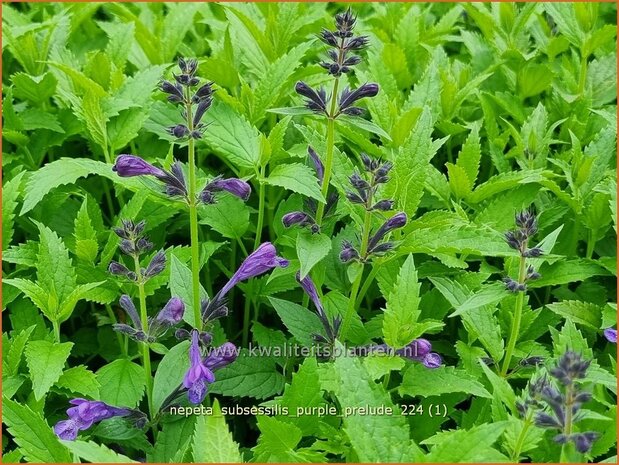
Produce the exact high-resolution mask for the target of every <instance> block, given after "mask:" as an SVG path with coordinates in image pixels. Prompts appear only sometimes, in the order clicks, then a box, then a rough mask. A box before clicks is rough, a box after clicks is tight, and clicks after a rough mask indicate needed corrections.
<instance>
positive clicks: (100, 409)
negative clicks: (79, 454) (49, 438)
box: [54, 399, 131, 441]
mask: <svg viewBox="0 0 619 465" xmlns="http://www.w3.org/2000/svg"><path fill="white" fill-rule="evenodd" d="M69 403H70V404H72V405H74V406H75V407H71V408H69V409H68V410H67V415H69V419H68V420H62V421H59V422H58V423H56V425H55V426H54V433H56V436H58V437H59V438H60V439H64V440H66V441H74V440H75V438H77V433H78V432H79V431H80V430H86V429H88V428H90V427H91V426H92V425H93V424H94V423H97V422H99V421H102V420H107V419H108V418H112V417H125V416H127V415H129V414H130V413H131V410H130V409H126V408H118V407H112V406H111V405H108V404H106V403H104V402H100V401H92V400H86V399H73V400H71V401H70V402H69Z"/></svg>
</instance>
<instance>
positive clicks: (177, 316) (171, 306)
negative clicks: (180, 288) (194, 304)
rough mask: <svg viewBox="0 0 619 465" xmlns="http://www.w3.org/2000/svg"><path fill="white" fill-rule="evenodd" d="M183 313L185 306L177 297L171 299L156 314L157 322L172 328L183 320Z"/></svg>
mask: <svg viewBox="0 0 619 465" xmlns="http://www.w3.org/2000/svg"><path fill="white" fill-rule="evenodd" d="M184 312H185V304H184V303H183V301H182V300H181V299H179V298H178V297H172V298H171V299H170V300H168V303H167V304H165V307H163V308H162V309H161V311H160V312H159V313H158V314H157V321H161V322H163V323H167V324H169V325H170V326H173V325H175V324H176V323H178V322H179V321H181V320H182V319H183V313H184Z"/></svg>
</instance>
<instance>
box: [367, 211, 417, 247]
mask: <svg viewBox="0 0 619 465" xmlns="http://www.w3.org/2000/svg"><path fill="white" fill-rule="evenodd" d="M407 221H408V217H407V216H406V213H404V212H400V213H396V214H395V215H393V216H392V217H391V218H389V219H388V220H387V221H385V222H384V223H383V225H382V226H381V227H380V228H378V231H376V234H374V236H372V238H371V239H370V241H369V244H368V246H369V249H370V250H372V249H374V248H375V247H376V246H377V245H378V243H379V242H380V241H381V240H382V239H383V238H384V237H385V236H386V235H387V234H388V233H389V232H390V231H392V230H394V229H398V228H402V227H404V226H405V225H406V222H407Z"/></svg>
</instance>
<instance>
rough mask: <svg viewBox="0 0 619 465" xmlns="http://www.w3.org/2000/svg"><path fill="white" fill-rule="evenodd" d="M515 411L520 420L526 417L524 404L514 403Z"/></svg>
mask: <svg viewBox="0 0 619 465" xmlns="http://www.w3.org/2000/svg"><path fill="white" fill-rule="evenodd" d="M516 410H517V411H518V415H520V417H521V418H524V417H525V416H526V415H527V410H528V408H527V405H526V404H524V403H523V402H520V401H519V400H517V401H516Z"/></svg>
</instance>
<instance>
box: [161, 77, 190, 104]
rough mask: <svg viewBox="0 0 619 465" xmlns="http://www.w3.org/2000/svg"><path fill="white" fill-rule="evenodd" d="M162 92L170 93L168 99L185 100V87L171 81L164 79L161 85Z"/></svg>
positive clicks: (174, 101)
mask: <svg viewBox="0 0 619 465" xmlns="http://www.w3.org/2000/svg"><path fill="white" fill-rule="evenodd" d="M159 88H160V89H161V91H162V92H165V93H166V94H168V101H170V102H173V103H179V102H182V101H184V100H185V96H184V95H183V88H182V87H181V86H179V85H178V84H172V83H171V82H170V81H162V82H161V85H160V86H159Z"/></svg>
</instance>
